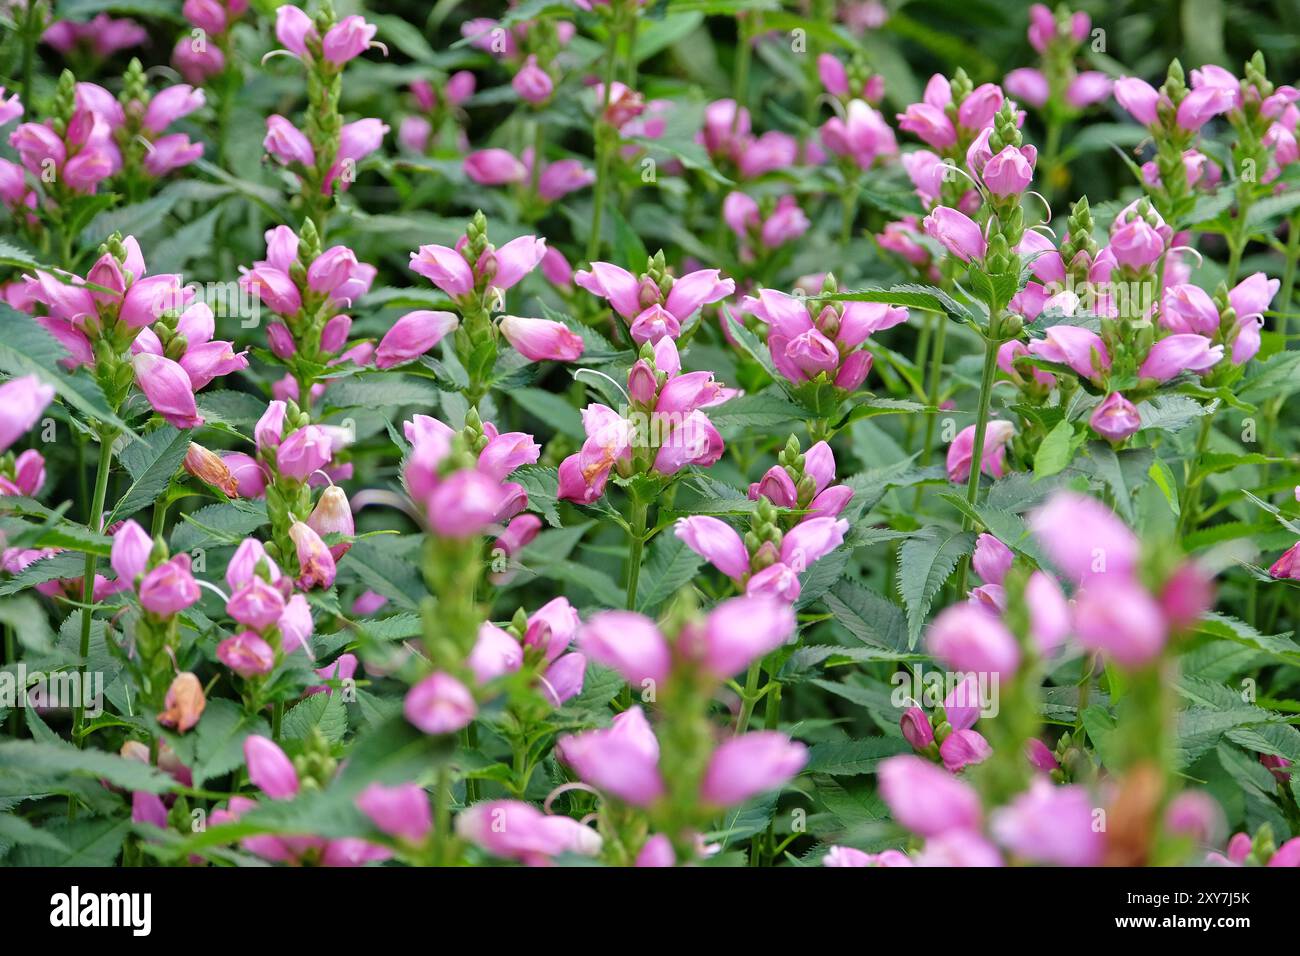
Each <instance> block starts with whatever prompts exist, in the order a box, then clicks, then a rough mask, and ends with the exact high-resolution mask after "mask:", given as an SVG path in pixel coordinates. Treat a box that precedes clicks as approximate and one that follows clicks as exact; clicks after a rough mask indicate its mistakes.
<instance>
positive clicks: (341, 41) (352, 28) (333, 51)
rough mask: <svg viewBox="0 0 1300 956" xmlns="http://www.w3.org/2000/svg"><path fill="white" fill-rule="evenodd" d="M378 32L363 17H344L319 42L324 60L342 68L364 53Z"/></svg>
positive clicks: (377, 29)
mask: <svg viewBox="0 0 1300 956" xmlns="http://www.w3.org/2000/svg"><path fill="white" fill-rule="evenodd" d="M378 32H379V28H378V27H377V26H375V25H374V24H371V23H367V22H366V19H365V17H360V16H356V15H353V16H350V17H344V18H343V19H342V20H340V21H339V22H338V23H336V24H334V26H332V27H330V28H329V30H327V31H326V32H325V37H324V38H323V39H322V40H321V52H322V53H323V54H324V55H325V59H327V60H329V61H330V62H331V63H333V64H334V65H336V66H342V65H343V64H344V63H347V62H348V61H349V60H352V59H355V58H356V57H358V56H360V55H361V54H362V53H365V52H366V50H368V49H369V48H370V41H371V40H373V39H374V38H375V34H376V33H378Z"/></svg>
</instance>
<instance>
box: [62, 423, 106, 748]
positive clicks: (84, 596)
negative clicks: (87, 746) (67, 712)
mask: <svg viewBox="0 0 1300 956" xmlns="http://www.w3.org/2000/svg"><path fill="white" fill-rule="evenodd" d="M115 437H116V435H115V434H114V433H113V431H112V430H111V429H108V428H105V429H104V430H102V431H101V432H100V433H99V465H98V467H97V469H96V471H95V497H94V499H93V500H92V501H91V504H90V518H89V520H88V521H87V522H86V524H87V526H88V527H89V528H90V530H91V531H94V532H95V533H96V534H98V533H99V532H100V530H101V528H100V525H102V524H103V521H104V498H105V497H106V496H107V495H108V475H109V472H110V471H111V470H112V465H113V439H114V438H115ZM95 561H96V558H95V555H94V554H93V553H87V554H86V564H85V567H84V569H83V572H82V582H81V645H80V652H81V660H80V662H79V663H78V664H77V673H78V674H79V675H80V676H79V677H78V680H77V686H79V687H84V686H85V683H86V661H87V659H88V658H89V657H90V626H91V623H92V621H93V617H94V612H93V611H92V610H91V604H92V602H93V601H94V600H95ZM84 696H85V695H84V694H82V695H79V696H78V697H77V704H76V706H75V708H74V709H73V712H72V739H73V742H74V743H75V744H76V745H77V746H78V747H80V746H82V744H83V741H82V738H81V732H82V729H83V726H84V724H85V719H86V707H85V704H84V703H83V698H84Z"/></svg>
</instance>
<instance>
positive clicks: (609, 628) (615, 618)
mask: <svg viewBox="0 0 1300 956" xmlns="http://www.w3.org/2000/svg"><path fill="white" fill-rule="evenodd" d="M578 643H579V645H580V647H581V648H582V651H583V653H585V654H586V655H587V657H588V658H590V659H591V660H593V661H595V662H596V663H598V664H603V665H604V666H606V667H612V668H613V669H614V670H616V671H618V672H619V673H620V674H622V675H623V677H624V678H625V679H626V680H627V681H628V682H630V683H632V684H635V685H640V684H643V683H644V682H645V681H652V682H654V683H656V684H659V683H662V682H663V681H664V680H665V679H666V678H667V677H668V672H669V669H670V667H671V655H670V652H669V648H668V642H667V641H666V640H665V639H664V636H663V635H662V634H661V633H660V632H659V629H658V628H657V627H656V626H655V624H654V622H653V621H651V620H650V619H649V618H647V617H645V616H644V615H642V614H637V613H636V612H634V611H601V612H600V613H598V614H595V615H593V616H592V617H591V619H590V620H589V621H587V623H586V625H585V626H584V627H583V629H582V631H581V633H580V634H579V637H578Z"/></svg>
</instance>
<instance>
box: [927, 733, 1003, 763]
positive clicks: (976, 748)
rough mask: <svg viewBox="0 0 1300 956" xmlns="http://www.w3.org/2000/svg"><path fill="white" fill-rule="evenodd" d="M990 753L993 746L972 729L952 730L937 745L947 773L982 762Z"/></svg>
mask: <svg viewBox="0 0 1300 956" xmlns="http://www.w3.org/2000/svg"><path fill="white" fill-rule="evenodd" d="M992 755H993V748H992V747H990V746H989V742H988V741H987V740H985V739H984V737H983V735H981V734H978V733H976V732H975V731H973V730H954V731H953V732H952V733H951V734H949V735H948V736H947V737H946V738H945V739H944V742H943V743H942V744H940V745H939V756H940V758H941V759H942V760H943V766H944V769H946V770H947V771H948V772H949V773H960V772H961V771H962V770H964V769H966V768H967V767H969V766H972V765H974V764H979V763H983V762H984V761H985V760H987V759H988V758H989V757H991V756H992Z"/></svg>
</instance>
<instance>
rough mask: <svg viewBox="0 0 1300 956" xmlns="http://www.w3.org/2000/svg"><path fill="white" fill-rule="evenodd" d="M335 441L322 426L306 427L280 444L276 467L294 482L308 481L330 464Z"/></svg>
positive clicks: (276, 452)
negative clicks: (314, 473) (316, 472)
mask: <svg viewBox="0 0 1300 956" xmlns="http://www.w3.org/2000/svg"><path fill="white" fill-rule="evenodd" d="M333 450H334V446H333V440H332V439H331V438H330V435H329V433H328V432H327V431H325V429H324V428H322V427H321V426H320V425H306V426H304V427H302V428H299V429H297V430H296V431H294V432H292V433H290V435H289V436H288V437H287V438H285V439H284V440H283V441H282V442H280V444H279V447H277V448H276V451H275V466H276V468H277V469H278V470H279V472H280V474H282V475H284V476H285V477H286V478H292V479H293V480H294V481H306V480H307V478H308V477H310V476H311V474H312V473H313V472H315V471H317V470H319V469H321V468H324V467H325V466H326V465H328V464H329V463H330V460H331V459H332V457H333Z"/></svg>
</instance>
